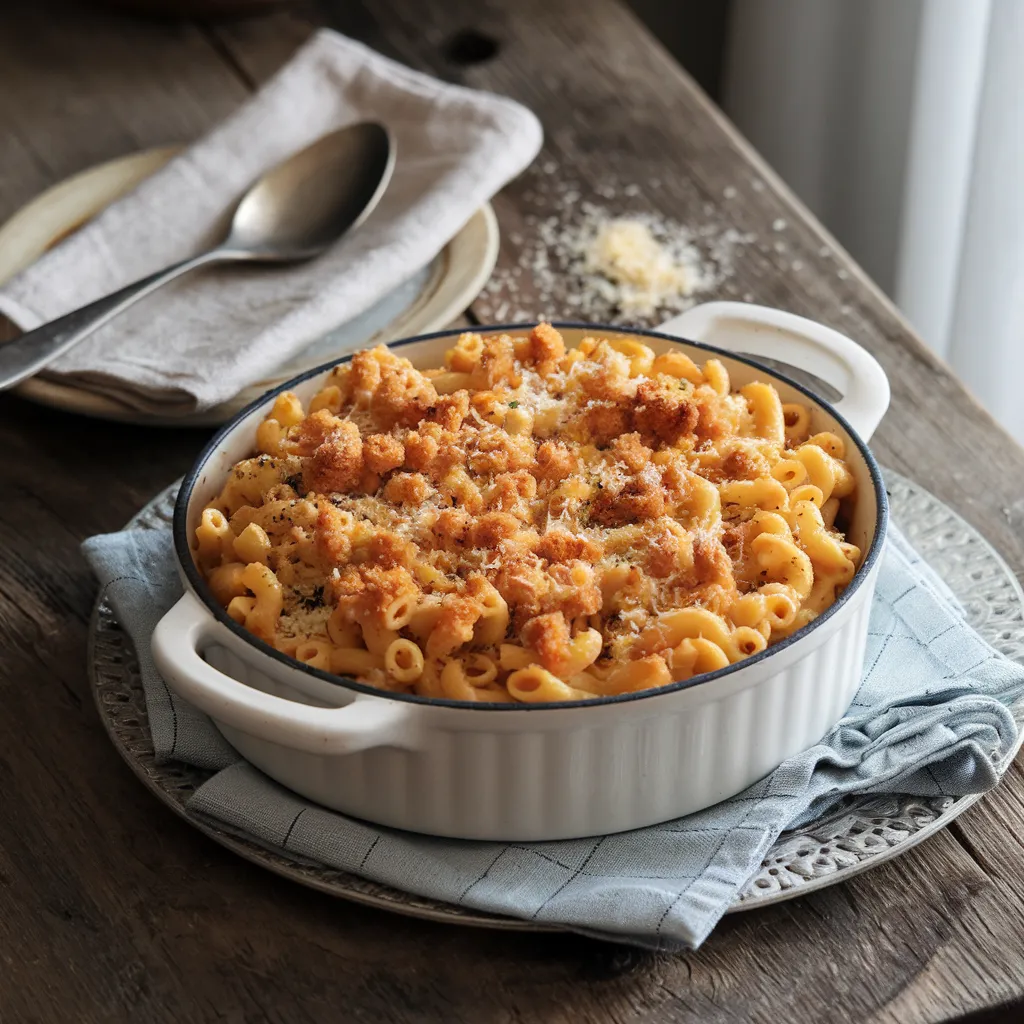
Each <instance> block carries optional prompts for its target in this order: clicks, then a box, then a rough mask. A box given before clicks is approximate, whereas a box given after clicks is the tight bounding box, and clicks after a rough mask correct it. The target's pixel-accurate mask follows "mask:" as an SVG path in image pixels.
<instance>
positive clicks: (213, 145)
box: [0, 30, 541, 415]
mask: <svg viewBox="0 0 1024 1024" xmlns="http://www.w3.org/2000/svg"><path fill="white" fill-rule="evenodd" d="M362 120H377V121H381V122H383V123H384V124H385V125H387V127H388V128H389V129H390V130H391V131H392V133H393V136H394V138H395V139H396V142H397V149H398V159H397V164H396V167H395V174H394V177H393V179H392V181H391V184H390V186H389V188H388V190H387V193H386V194H385V196H384V198H383V199H382V201H381V203H380V205H379V207H378V208H377V210H376V211H375V212H374V213H373V214H372V215H371V217H370V218H369V219H368V220H367V222H366V223H365V224H364V225H363V226H362V227H360V228H359V229H358V230H357V231H355V232H354V233H352V234H351V235H350V236H348V237H346V238H345V239H343V240H342V241H341V242H340V243H339V244H338V245H336V246H335V247H334V248H332V249H331V250H330V251H329V252H328V253H326V254H325V255H324V256H321V257H320V258H319V259H316V260H314V261H312V262H311V263H307V264H302V265H298V266H292V267H286V268H268V267H259V268H253V267H230V268H223V269H207V270H199V271H196V272H194V273H192V274H190V275H188V276H187V277H185V278H183V279H182V280H180V281H178V282H174V283H172V284H170V285H168V286H166V287H165V288H163V289H162V290H161V291H159V292H157V293H156V294H155V295H153V296H151V297H149V298H147V299H144V300H143V301H142V302H140V303H139V304H138V305H137V306H136V307H135V308H134V309H132V310H130V311H129V312H127V313H125V314H123V315H122V316H120V317H119V318H117V319H115V320H114V321H113V322H112V323H110V324H108V325H107V326H105V327H103V328H101V329H100V330H99V331H97V332H96V333H95V334H94V335H93V336H92V337H91V338H88V339H87V340H86V341H84V342H82V343H81V344H80V345H79V346H78V347H77V348H75V349H73V350H72V351H71V352H69V353H68V354H67V355H65V356H64V357H62V358H61V359H60V360H58V361H57V362H55V363H54V364H53V367H52V370H51V371H48V372H52V373H55V374H56V375H58V376H59V377H60V379H62V380H63V381H65V382H67V383H73V384H75V385H76V386H80V387H86V388H89V389H91V390H95V391H100V392H103V393H106V394H108V395H111V396H113V397H116V398H117V399H119V400H121V401H123V402H126V403H128V404H129V405H131V406H132V407H134V408H137V409H140V410H144V411H147V412H155V413H159V414H161V415H175V414H179V413H180V414H184V413H190V412H195V411H199V410H202V409H206V408H209V407H211V406H213V405H216V404H218V403H219V402H222V401H224V400H225V399H228V398H230V397H232V396H233V395H235V394H237V393H238V392H239V391H240V390H241V389H242V388H244V387H245V386H247V385H249V384H251V383H253V382H255V381H258V380H260V379H262V378H264V377H266V376H267V375H268V374H270V373H271V372H272V371H273V370H274V369H275V368H277V367H279V366H280V365H281V364H283V363H284V362H286V361H287V359H288V358H289V357H290V356H292V355H294V354H295V353H297V352H299V351H301V350H302V349H303V348H304V347H305V346H306V345H308V344H309V343H311V342H312V341H314V340H315V339H316V338H317V337H318V336H320V335H321V334H323V333H325V332H326V331H327V330H329V329H330V328H332V327H335V326H337V325H338V324H339V323H342V322H344V321H346V320H348V319H350V318H351V317H353V316H356V315H357V314H359V313H361V312H363V311H364V310H365V309H367V308H368V307H369V306H371V305H372V304H373V303H374V302H375V301H376V300H378V299H380V298H381V296H383V295H384V294H386V293H387V292H388V291H389V290H391V289H392V288H394V287H395V286H397V285H398V284H400V283H401V282H402V281H404V280H405V279H406V278H408V277H409V276H410V275H412V274H413V273H415V272H416V271H417V270H418V269H420V268H421V267H423V266H424V265H425V264H427V263H428V262H429V261H430V260H431V259H433V257H434V256H436V255H437V253H438V252H440V251H441V249H442V248H443V247H444V245H445V244H446V243H447V242H448V241H449V240H450V239H451V238H452V237H453V236H454V235H455V234H456V233H457V232H458V231H459V229H460V228H461V227H462V226H463V225H464V224H465V223H466V221H467V220H468V219H469V218H470V217H471V216H472V214H473V213H474V211H475V210H477V209H478V208H479V207H480V206H481V205H482V204H483V203H484V202H485V201H486V200H487V199H489V198H490V197H491V196H492V195H493V194H494V193H495V192H497V191H498V189H500V188H501V187H502V186H503V185H504V184H505V183H506V182H507V181H508V180H509V179H511V178H512V177H514V176H515V175H516V174H518V173H519V172H520V171H522V170H523V169H524V168H525V167H526V166H527V165H528V164H529V163H530V162H531V160H533V158H534V156H535V155H536V154H537V151H538V150H539V148H540V144H541V128H540V124H539V122H538V121H537V118H536V117H534V115H533V114H532V113H531V112H530V111H528V110H527V109H526V108H524V107H522V106H520V105H519V104H517V103H514V102H513V101H511V100H508V99H505V98H503V97H500V96H495V95H492V94H489V93H484V92H479V91H474V90H470V89H465V88H462V87H461V86H455V85H449V84H446V83H444V82H440V81H437V80H436V79H433V78H430V77H428V76H426V75H422V74H420V73H418V72H415V71H412V70H411V69H409V68H407V67H404V66H402V65H401V64H396V63H395V62H394V61H391V60H388V59H387V58H385V57H382V56H381V55H380V54H378V53H375V52H374V51H372V50H370V49H368V48H366V47H365V46H363V45H361V44H360V43H357V42H354V41H352V40H351V39H347V38H345V37H344V36H340V35H338V34H337V33H335V32H331V31H327V30H325V31H321V32H320V33H318V34H317V35H316V36H314V37H313V38H312V39H311V40H310V41H309V42H308V43H306V44H305V45H304V46H303V47H302V49H301V50H299V52H298V54H297V55H296V56H295V57H294V58H293V59H292V60H291V62H290V63H289V64H287V65H286V66H285V67H284V68H283V69H282V70H281V71H279V72H278V73H277V74H276V75H275V76H274V77H273V78H272V79H271V80H270V81H269V82H267V83H266V85H264V86H263V88H261V89H260V90H259V92H258V93H257V94H256V95H255V96H254V97H253V98H252V99H251V100H249V101H248V102H247V103H246V104H245V105H244V106H242V107H241V108H240V109H239V110H238V111H236V112H235V113H234V114H233V115H232V116H231V117H229V118H228V119H227V120H226V121H225V122H224V123H223V124H221V125H220V126H218V127H217V128H215V129H214V130H213V131H211V132H210V134H209V135H207V136H206V137H205V138H203V139H202V140H200V141H199V142H197V143H196V144H195V145H194V146H192V147H191V148H190V149H188V150H187V151H186V152H185V153H183V154H182V155H181V156H179V157H177V158H175V159H174V160H172V161H171V162H170V163H169V164H168V165H167V166H166V167H164V168H163V169H162V170H160V171H159V172H157V173H156V174H154V175H153V176H152V177H151V178H149V179H148V180H146V181H145V182H143V183H142V184H141V185H140V186H139V187H138V188H137V189H136V190H135V191H134V192H133V193H131V194H130V195H128V196H126V197H125V198H123V199H121V200H120V201H118V202H117V203H114V204H113V205H112V206H110V207H109V208H108V209H107V210H105V211H104V212H103V213H101V214H100V215H99V216H98V217H97V218H96V219H95V220H94V221H92V222H91V223H90V224H89V225H87V226H86V227H85V228H83V229H82V230H81V231H79V232H78V233H77V234H75V235H73V236H71V237H70V238H68V239H67V240H66V241H65V242H63V243H62V244H61V245H59V246H57V247H56V248H54V249H53V250H52V251H51V252H49V253H47V254H46V255H45V256H43V257H42V258H41V259H40V260H38V261H37V262H36V263H35V264H33V265H32V266H31V267H29V268H27V269H26V270H25V271H23V272H22V273H21V274H19V275H18V276H17V277H15V278H13V279H12V280H11V281H9V282H8V283H7V284H6V285H4V286H3V288H2V289H0V312H2V313H3V314H4V315H6V316H7V317H9V318H10V319H11V320H13V321H14V322H15V323H16V324H17V325H18V326H19V327H21V328H22V329H23V330H31V329H32V328H34V327H37V326H39V325H40V324H42V323H44V322H46V321H48V320H51V319H54V318H55V317H58V316H61V315H62V314H64V313H67V312H69V311H70V310H72V309H75V308H76V307H78V306H81V305H84V304H86V303H88V302H91V301H93V300H95V299H98V298H100V297H101V296H103V295H105V294H107V293H108V292H112V291H115V290H116V289H118V288H121V287H123V286H124V285H126V284H128V283H129V282H131V281H133V280H135V279H137V278H140V277H143V276H144V275H147V274H150V273H152V272H154V271H156V270H159V269H160V268H161V267H163V266H165V265H167V264H169V263H173V262H175V261H177V260H181V259H184V258H185V257H187V256H189V255H191V254H193V253H196V252H199V251H201V250H202V249H204V248H206V247H208V246H209V245H211V244H212V243H214V242H216V241H217V240H218V238H219V236H220V233H221V231H222V230H223V227H224V224H225V215H226V214H227V213H228V212H229V211H231V210H232V209H233V207H234V204H235V202H236V201H237V199H238V197H239V196H240V194H241V193H242V192H243V191H244V190H245V189H246V188H247V187H248V186H249V184H250V183H251V182H252V181H253V180H254V179H256V178H257V177H258V176H259V175H260V174H261V173H262V172H263V171H264V170H266V169H267V168H269V167H272V166H273V165H274V164H276V163H278V162H279V161H280V160H282V159H284V158H285V157H287V156H288V155H289V154H291V153H293V152H295V151H297V150H299V149H302V148H303V147H305V146H307V145H309V144H310V143H311V142H313V141H314V140H315V139H317V138H319V137H320V136H321V135H324V134H326V133H327V132H330V131H333V130H334V129H336V128H339V127H341V126H343V125H345V124H350V123H353V122H357V121H362Z"/></svg>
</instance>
